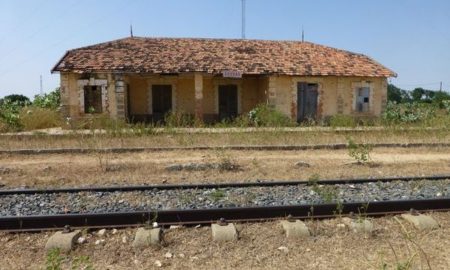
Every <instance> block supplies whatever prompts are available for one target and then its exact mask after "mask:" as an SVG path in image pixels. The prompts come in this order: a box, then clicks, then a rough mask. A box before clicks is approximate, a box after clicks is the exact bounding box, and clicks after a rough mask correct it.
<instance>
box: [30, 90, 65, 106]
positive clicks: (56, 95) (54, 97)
mask: <svg viewBox="0 0 450 270" xmlns="http://www.w3.org/2000/svg"><path fill="white" fill-rule="evenodd" d="M60 99H61V96H60V91H59V87H58V88H56V89H55V90H53V91H52V92H50V93H48V94H43V95H36V96H34V100H33V106H35V107H39V108H47V109H52V110H56V109H58V107H59V104H60Z"/></svg>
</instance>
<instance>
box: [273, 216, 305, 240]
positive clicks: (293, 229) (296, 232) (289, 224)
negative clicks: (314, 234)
mask: <svg viewBox="0 0 450 270" xmlns="http://www.w3.org/2000/svg"><path fill="white" fill-rule="evenodd" d="M280 224H281V226H282V227H283V230H284V232H285V234H286V238H302V237H308V236H310V235H311V234H310V232H309V229H308V227H307V226H306V224H305V223H304V222H303V221H301V220H292V221H291V220H282V221H281V222H280Z"/></svg>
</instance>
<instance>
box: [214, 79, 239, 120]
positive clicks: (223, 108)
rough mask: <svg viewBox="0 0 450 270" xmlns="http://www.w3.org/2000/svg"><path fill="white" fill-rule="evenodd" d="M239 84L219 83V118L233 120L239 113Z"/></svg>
mask: <svg viewBox="0 0 450 270" xmlns="http://www.w3.org/2000/svg"><path fill="white" fill-rule="evenodd" d="M237 92H238V91H237V86H236V85H234V84H228V85H219V120H220V121H222V120H226V119H228V120H231V119H233V118H235V117H236V116H237V115H238V94H237Z"/></svg>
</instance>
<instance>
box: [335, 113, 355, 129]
mask: <svg viewBox="0 0 450 270" xmlns="http://www.w3.org/2000/svg"><path fill="white" fill-rule="evenodd" d="M328 124H329V125H330V126H331V127H356V126H357V122H356V119H355V118H354V117H352V116H349V115H342V114H337V115H333V116H330V117H329V118H328Z"/></svg>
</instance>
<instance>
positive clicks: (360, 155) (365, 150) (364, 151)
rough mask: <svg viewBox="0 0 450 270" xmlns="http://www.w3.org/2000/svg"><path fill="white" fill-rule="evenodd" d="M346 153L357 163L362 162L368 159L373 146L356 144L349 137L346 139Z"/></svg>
mask: <svg viewBox="0 0 450 270" xmlns="http://www.w3.org/2000/svg"><path fill="white" fill-rule="evenodd" d="M347 143H348V146H347V149H348V155H349V156H350V157H352V158H354V159H355V160H356V161H357V162H358V163H360V164H364V163H367V162H369V161H370V152H371V151H372V149H373V147H372V146H371V145H369V144H357V143H355V142H354V141H353V140H352V139H351V138H348V139H347Z"/></svg>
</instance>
